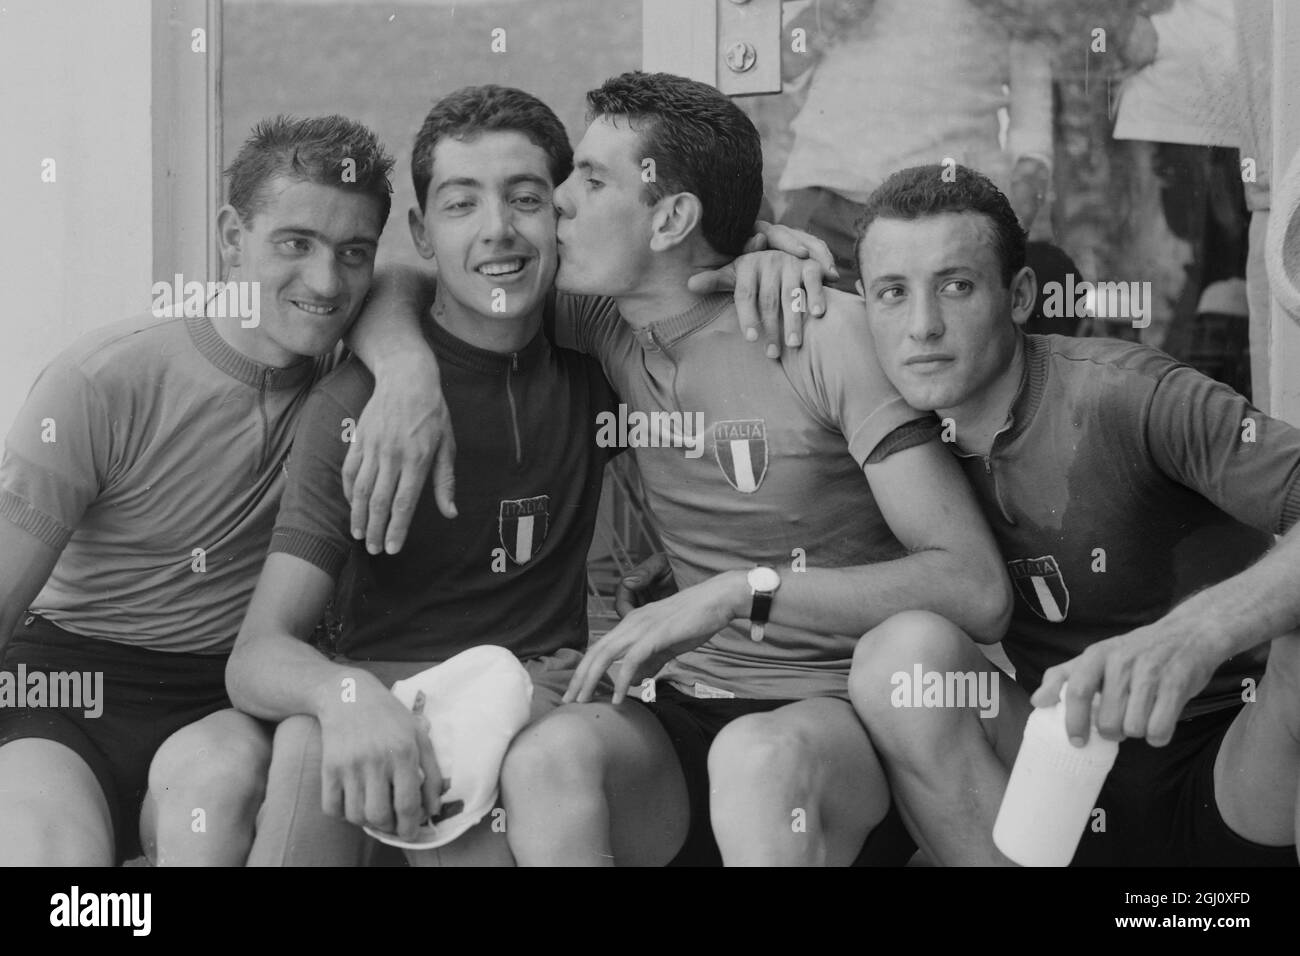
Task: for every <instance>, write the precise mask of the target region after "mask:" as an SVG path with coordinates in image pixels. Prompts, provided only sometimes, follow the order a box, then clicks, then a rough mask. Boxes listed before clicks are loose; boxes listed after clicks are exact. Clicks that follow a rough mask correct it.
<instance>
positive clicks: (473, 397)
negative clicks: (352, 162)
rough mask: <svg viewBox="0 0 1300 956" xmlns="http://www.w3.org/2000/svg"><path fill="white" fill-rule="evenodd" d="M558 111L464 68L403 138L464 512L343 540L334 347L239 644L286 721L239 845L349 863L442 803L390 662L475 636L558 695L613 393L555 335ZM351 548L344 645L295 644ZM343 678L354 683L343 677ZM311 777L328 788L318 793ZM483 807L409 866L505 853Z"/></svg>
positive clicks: (263, 711)
mask: <svg viewBox="0 0 1300 956" xmlns="http://www.w3.org/2000/svg"><path fill="white" fill-rule="evenodd" d="M572 156H573V153H572V149H571V147H570V146H569V141H568V137H567V134H566V133H565V131H564V127H563V125H562V124H561V123H560V121H559V120H558V119H557V118H556V117H555V114H554V113H552V112H551V110H550V109H549V108H548V107H547V106H546V105H545V104H543V103H542V102H541V101H539V100H538V99H536V98H535V97H533V96H530V95H529V94H527V93H524V92H523V91H521V90H515V89H507V88H502V87H498V86H481V87H467V88H465V89H462V90H458V91H457V92H455V93H452V94H451V95H449V96H447V97H444V98H443V99H441V100H440V101H438V103H436V104H435V105H434V107H433V108H432V109H431V110H430V112H429V114H428V115H427V116H426V117H425V120H424V123H423V125H422V126H421V128H420V131H419V133H418V135H417V136H416V140H415V145H414V148H413V150H412V178H413V179H414V182H415V192H416V198H417V201H418V206H417V207H415V208H413V209H411V211H410V214H409V222H410V229H411V236H412V239H413V240H414V242H415V246H416V248H417V250H418V251H419V253H420V255H421V256H423V257H424V258H425V259H428V260H430V261H431V262H435V263H436V264H437V275H438V283H437V291H436V297H435V299H434V302H433V305H432V307H431V309H430V310H429V312H428V314H427V315H425V316H424V321H423V323H422V328H423V334H424V339H425V341H426V343H427V345H428V347H429V348H430V349H432V351H433V353H434V354H435V355H436V356H437V358H438V363H439V365H440V368H441V379H442V386H443V394H444V396H445V399H446V404H447V407H448V409H449V411H450V414H451V418H452V421H453V423H454V424H455V426H456V427H455V436H454V437H455V445H456V448H457V450H458V454H457V459H456V472H457V474H456V484H457V487H458V488H459V492H458V494H457V499H458V502H457V508H458V512H459V513H458V514H457V515H456V516H455V518H454V520H452V519H451V518H449V517H447V516H444V515H443V514H441V513H440V512H439V510H438V508H437V506H436V503H435V501H434V498H433V496H432V495H431V494H425V495H423V496H422V497H421V498H420V500H419V501H418V502H417V503H416V505H415V509H414V513H413V517H412V520H411V525H410V530H409V534H408V538H407V542H406V545H405V547H404V548H403V549H402V550H401V552H400V553H398V554H372V553H366V552H365V551H363V550H361V549H360V548H355V547H353V542H352V539H351V537H350V535H349V530H350V527H351V521H350V510H349V502H348V498H347V496H346V495H345V493H344V489H343V485H342V482H341V479H340V469H341V466H342V464H343V461H344V457H345V455H346V453H347V450H348V441H349V437H348V435H347V434H346V432H345V431H344V430H343V429H341V427H340V423H341V422H344V421H346V420H349V419H351V420H355V419H356V417H357V416H358V415H359V413H360V410H361V409H362V408H363V407H364V406H365V404H366V402H367V400H368V399H369V397H370V394H371V390H372V388H373V385H374V380H373V378H372V376H371V375H370V374H369V372H367V371H366V370H365V368H364V367H363V366H361V365H360V364H359V363H357V362H355V361H352V362H348V363H347V364H345V365H344V366H343V367H341V368H340V369H339V370H338V371H336V372H335V373H334V374H333V375H331V376H330V377H329V378H327V379H326V380H325V381H324V382H322V383H321V385H320V386H319V388H318V389H317V390H316V392H315V393H314V394H313V396H312V398H311V400H310V401H309V402H308V404H307V408H306V410H305V411H304V413H303V416H302V424H301V425H300V427H299V430H298V435H297V437H296V439H295V442H294V449H293V452H292V454H291V456H290V458H289V463H288V466H287V467H288V472H289V486H288V490H287V493H286V495H285V499H284V504H283V507H282V509H281V512H280V516H279V519H278V521H277V525H276V531H275V534H274V537H273V539H272V542H271V553H270V555H269V557H268V558H267V561H266V566H265V568H264V569H263V572H262V578H261V581H260V582H259V584H258V588H257V591H256V593H255V595H254V597H253V600H252V603H251V605H250V608H249V612H248V616H247V618H246V620H245V622H244V626H243V629H242V631H241V635H240V639H239V642H238V644H237V646H236V649H235V653H234V654H233V655H232V657H231V660H230V668H229V687H230V693H231V697H232V699H233V700H234V701H235V703H236V704H238V705H239V706H240V707H241V709H243V710H245V711H247V712H248V713H251V714H255V715H256V716H258V717H262V718H265V719H269V720H281V721H284V723H282V724H281V726H280V729H279V730H278V732H277V735H276V740H275V748H274V755H273V759H272V766H271V774H270V781H269V784H268V793H267V797H266V801H265V804H264V805H263V808H262V811H261V818H260V824H259V827H258V834H257V838H256V841H255V843H254V848H253V852H252V855H251V857H250V863H252V864H254V865H301V864H304V863H313V864H325V863H331V864H347V863H356V862H360V861H361V860H362V859H363V858H364V852H363V851H364V850H365V849H366V845H367V840H366V837H365V835H364V833H363V832H362V830H361V829H360V825H361V824H368V825H370V826H372V827H376V828H378V829H380V830H384V831H388V832H395V833H397V834H398V835H400V836H402V837H404V838H407V839H410V838H412V837H413V836H414V835H415V830H416V828H417V827H418V825H419V824H420V823H422V822H423V820H424V817H425V816H426V815H428V814H432V813H436V812H437V810H438V807H439V802H440V794H439V788H438V783H439V782H440V780H441V775H440V772H439V768H438V764H437V759H438V755H437V754H435V753H434V752H433V751H432V748H431V745H430V743H429V735H428V729H427V725H426V724H425V723H424V722H423V721H422V719H421V718H420V717H418V716H417V715H415V714H413V713H412V712H411V711H410V710H408V709H407V708H406V707H404V706H403V705H402V704H401V703H400V702H399V701H398V700H397V698H396V697H394V696H393V695H392V694H391V693H389V690H388V688H389V686H390V685H391V684H392V683H393V682H394V681H396V680H400V679H403V678H405V677H409V676H411V675H413V674H416V673H418V672H420V671H422V670H425V669H426V668H428V667H430V666H432V665H433V664H435V663H438V662H441V661H445V660H447V659H448V658H450V657H452V656H454V655H456V654H457V653H459V652H461V651H463V650H466V649H468V648H471V647H475V646H477V645H480V644H496V645H499V646H502V647H506V648H508V649H510V650H511V651H512V652H514V653H515V654H516V656H518V657H519V658H520V659H521V660H522V661H523V662H524V664H525V666H526V668H527V670H528V672H529V674H530V676H531V678H532V681H533V687H534V693H533V713H534V716H537V715H540V714H541V713H544V712H545V711H547V710H549V709H551V708H553V707H554V706H556V705H557V704H558V703H559V701H560V697H561V695H562V694H563V692H564V690H565V688H566V687H567V685H568V682H569V679H570V678H571V676H572V674H573V671H574V668H575V666H576V665H577V662H578V660H579V659H580V657H581V653H580V652H581V649H582V648H583V647H585V646H586V643H587V616H586V560H587V552H588V549H589V547H590V544H591V537H592V532H593V530H594V527H595V520H596V509H597V505H598V503H599V499H600V487H601V478H602V470H603V467H604V464H605V462H606V460H607V459H608V457H609V455H610V452H609V451H606V450H605V449H602V448H600V447H598V446H597V444H596V441H595V436H596V431H595V422H596V420H597V416H598V415H599V414H600V413H601V412H602V411H606V410H608V409H610V408H611V407H612V405H613V397H612V393H611V392H610V390H609V386H608V383H607V382H606V381H605V376H604V374H603V373H602V372H601V370H600V366H599V365H598V364H597V363H596V362H595V361H594V360H592V359H590V358H588V357H586V356H583V355H580V354H578V353H577V352H573V351H570V350H567V349H560V348H556V347H555V346H553V345H552V344H551V342H550V340H549V338H548V337H547V336H546V334H545V333H544V331H543V324H544V319H545V317H546V315H547V313H548V312H549V311H551V310H553V308H554V295H553V279H554V276H555V269H556V264H557V260H556V250H555V214H554V207H553V205H552V192H553V190H554V187H555V184H556V183H557V182H561V181H562V180H563V179H564V178H565V177H566V176H567V175H568V173H569V170H570V168H571V165H572ZM349 557H351V558H352V560H353V562H354V568H353V570H354V572H355V576H356V577H355V582H354V583H353V584H352V585H351V586H350V587H349V589H348V591H349V596H348V600H347V607H346V609H345V613H344V628H343V632H342V635H341V637H340V640H339V646H338V650H339V654H338V656H336V657H335V658H333V659H330V658H327V657H326V656H325V655H323V654H321V653H320V652H318V651H316V650H315V649H313V648H311V647H309V646H308V645H307V643H306V639H307V638H309V637H310V636H311V633H312V630H313V628H314V626H315V624H316V622H317V621H318V620H319V619H320V617H321V614H322V612H323V611H324V609H325V606H326V604H327V602H328V600H329V598H330V596H331V595H332V594H333V593H334V589H335V582H336V580H337V579H338V577H339V576H340V574H341V573H343V571H344V567H345V564H346V563H347V562H348V559H349ZM349 680H351V681H354V682H355V688H356V691H355V695H353V696H349V695H343V694H341V693H340V692H339V689H340V687H342V686H345V684H346V683H347V682H348V681H349ZM322 794H323V799H322ZM499 829H500V828H499V827H497V828H495V829H494V828H493V827H492V820H490V819H489V820H485V821H484V822H483V823H482V824H481V825H480V826H478V827H477V828H475V829H473V830H471V831H469V832H467V833H466V834H464V835H462V836H461V837H460V838H459V839H458V840H456V841H455V842H454V843H453V844H451V845H450V846H448V847H446V848H444V849H443V850H440V851H433V852H425V851H416V852H412V853H410V854H408V855H409V857H410V859H411V860H412V862H414V863H416V864H443V865H449V864H466V863H470V862H473V863H480V864H481V863H507V864H508V863H509V862H511V860H510V856H509V851H508V848H507V846H506V844H505V840H504V838H503V837H502V836H501V835H500V833H499Z"/></svg>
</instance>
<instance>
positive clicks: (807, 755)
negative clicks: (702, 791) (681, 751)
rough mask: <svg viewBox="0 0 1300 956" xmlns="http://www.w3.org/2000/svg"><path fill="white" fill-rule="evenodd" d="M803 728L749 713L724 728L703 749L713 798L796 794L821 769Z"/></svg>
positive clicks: (816, 777)
mask: <svg viewBox="0 0 1300 956" xmlns="http://www.w3.org/2000/svg"><path fill="white" fill-rule="evenodd" d="M813 754H814V741H813V740H811V739H810V737H809V735H808V730H807V729H806V728H804V727H802V726H795V725H793V724H791V723H790V722H789V721H781V720H777V719H775V718H773V717H772V716H771V715H770V714H749V715H747V716H745V717H740V718H737V719H736V720H733V721H732V722H731V723H729V724H727V726H726V727H724V728H722V731H721V732H720V733H719V734H718V736H717V737H716V738H715V739H714V741H713V746H712V747H710V748H709V786H710V789H711V790H712V791H713V793H714V794H715V797H717V798H721V799H727V798H729V797H731V796H739V797H743V798H746V799H752V797H753V796H756V795H772V796H780V797H787V796H788V797H799V798H802V797H803V796H805V795H806V794H807V793H808V792H810V791H811V790H812V789H814V788H815V786H816V783H817V781H818V780H819V779H820V778H821V776H822V770H823V768H822V767H821V766H820V765H819V763H818V761H816V760H815V759H814V756H813Z"/></svg>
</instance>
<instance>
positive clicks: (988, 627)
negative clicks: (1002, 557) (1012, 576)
mask: <svg viewBox="0 0 1300 956" xmlns="http://www.w3.org/2000/svg"><path fill="white" fill-rule="evenodd" d="M971 586H972V594H971V599H972V605H973V607H972V611H973V613H972V617H973V620H972V621H971V626H970V627H969V628H968V629H967V633H969V634H970V636H971V637H972V638H974V639H975V640H976V641H978V642H979V643H981V644H996V643H997V642H998V641H1000V640H1002V638H1003V636H1004V635H1005V634H1006V632H1007V627H1008V625H1010V623H1011V610H1012V607H1013V606H1014V598H1013V595H1012V592H1011V581H1010V580H1009V579H1008V578H1007V573H1006V570H1005V569H1004V568H1003V567H1002V564H1001V562H998V563H996V564H995V565H994V566H992V567H990V568H987V569H985V570H984V571H983V572H981V573H979V574H977V575H974V578H973V580H972V585H971Z"/></svg>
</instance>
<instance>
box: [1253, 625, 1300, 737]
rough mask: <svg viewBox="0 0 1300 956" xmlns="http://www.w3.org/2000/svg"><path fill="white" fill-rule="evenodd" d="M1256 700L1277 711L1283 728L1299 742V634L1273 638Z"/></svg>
mask: <svg viewBox="0 0 1300 956" xmlns="http://www.w3.org/2000/svg"><path fill="white" fill-rule="evenodd" d="M1260 700H1261V701H1262V702H1263V703H1264V705H1265V706H1274V707H1277V708H1278V710H1277V714H1278V717H1279V719H1280V720H1281V721H1282V724H1283V726H1285V727H1286V728H1287V730H1288V731H1289V732H1290V734H1291V736H1292V737H1293V738H1294V739H1295V740H1296V742H1297V743H1300V631H1292V632H1290V633H1288V634H1284V635H1282V636H1281V637H1278V638H1275V639H1274V640H1273V642H1272V644H1271V645H1270V646H1269V652H1268V667H1267V669H1266V670H1265V672H1264V682H1263V687H1262V689H1261V694H1260Z"/></svg>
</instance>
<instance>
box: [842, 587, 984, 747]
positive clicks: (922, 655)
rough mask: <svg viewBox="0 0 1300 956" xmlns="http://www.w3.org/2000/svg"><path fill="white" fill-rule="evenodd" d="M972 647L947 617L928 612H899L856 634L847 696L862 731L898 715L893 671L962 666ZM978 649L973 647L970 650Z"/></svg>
mask: <svg viewBox="0 0 1300 956" xmlns="http://www.w3.org/2000/svg"><path fill="white" fill-rule="evenodd" d="M973 650H974V647H973V645H972V642H971V639H970V638H969V637H968V636H967V635H966V633H965V632H964V631H962V629H961V628H959V627H957V625H955V624H953V623H952V622H951V621H949V620H948V619H947V618H945V617H942V616H940V615H938V614H934V613H932V612H930V611H903V612H902V613H899V614H895V615H894V616H893V617H891V618H889V619H888V620H886V621H883V622H881V623H880V624H878V625H877V626H876V627H874V628H872V629H871V630H870V631H868V632H867V633H866V634H864V635H863V636H862V639H861V640H860V641H858V645H857V647H856V648H855V650H854V652H853V669H852V671H851V672H850V674H849V697H850V698H851V699H852V701H853V707H854V709H855V710H856V711H857V712H858V716H859V717H861V718H862V720H863V722H864V723H865V724H866V725H867V728H868V730H872V729H875V728H880V727H892V726H894V725H895V724H896V722H897V721H898V720H899V719H900V717H901V716H902V715H900V713H899V708H898V707H897V706H896V705H895V703H894V700H895V695H894V688H895V687H896V686H897V684H898V680H899V677H898V675H900V674H902V675H904V676H907V677H909V678H910V677H911V675H912V674H913V673H914V671H915V669H916V668H917V667H918V666H919V667H920V669H921V670H922V671H947V670H953V669H957V668H960V667H962V666H963V665H964V664H965V663H967V662H968V661H969V660H970V653H971V651H973ZM976 653H978V652H976Z"/></svg>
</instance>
